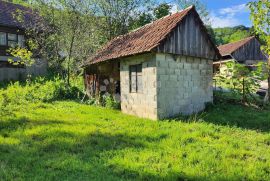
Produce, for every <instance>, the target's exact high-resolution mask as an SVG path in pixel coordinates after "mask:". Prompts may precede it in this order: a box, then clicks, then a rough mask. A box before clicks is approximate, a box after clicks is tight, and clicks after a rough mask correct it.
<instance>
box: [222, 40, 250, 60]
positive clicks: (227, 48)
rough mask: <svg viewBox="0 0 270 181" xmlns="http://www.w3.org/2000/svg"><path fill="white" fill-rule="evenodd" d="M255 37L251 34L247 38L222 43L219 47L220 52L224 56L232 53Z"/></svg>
mask: <svg viewBox="0 0 270 181" xmlns="http://www.w3.org/2000/svg"><path fill="white" fill-rule="evenodd" d="M253 38H255V37H254V36H251V37H248V38H245V39H243V40H240V41H237V42H233V43H228V44H225V45H221V46H219V47H218V49H219V52H220V54H221V55H222V56H226V55H231V54H232V53H233V52H235V51H236V50H238V49H239V48H240V47H242V46H243V45H245V44H246V43H248V42H249V41H250V40H252V39H253Z"/></svg>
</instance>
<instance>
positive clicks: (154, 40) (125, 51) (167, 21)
mask: <svg viewBox="0 0 270 181" xmlns="http://www.w3.org/2000/svg"><path fill="white" fill-rule="evenodd" d="M191 11H196V10H195V7H194V6H190V7H188V8H187V9H184V10H183V11H180V12H177V13H175V14H172V15H168V16H166V17H163V18H161V19H158V20H156V21H154V22H152V23H150V24H147V25H145V26H143V27H141V28H139V29H137V30H134V31H132V32H130V33H128V34H125V35H122V36H119V37H116V38H114V39H113V40H111V41H109V42H108V43H107V44H106V45H105V46H104V47H103V48H102V49H101V50H100V51H98V52H97V54H96V55H94V56H93V57H90V58H89V59H87V60H86V62H85V64H84V65H87V64H94V63H98V62H103V61H106V60H112V59H117V58H120V57H126V56H130V55H135V54H141V53H146V52H151V51H152V50H154V48H156V47H157V46H158V45H160V43H161V42H162V41H163V40H164V39H165V38H166V37H167V35H168V34H169V33H170V32H172V31H173V29H174V28H175V27H177V25H178V24H179V23H180V22H181V21H182V20H183V19H184V17H186V15H188V14H189V12H191ZM213 47H216V46H213ZM216 51H217V52H218V50H216ZM218 54H219V53H218Z"/></svg>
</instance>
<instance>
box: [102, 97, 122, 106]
mask: <svg viewBox="0 0 270 181" xmlns="http://www.w3.org/2000/svg"><path fill="white" fill-rule="evenodd" d="M103 99H104V103H105V107H107V108H109V109H120V102H119V101H117V100H115V98H114V97H113V96H112V95H104V96H103Z"/></svg>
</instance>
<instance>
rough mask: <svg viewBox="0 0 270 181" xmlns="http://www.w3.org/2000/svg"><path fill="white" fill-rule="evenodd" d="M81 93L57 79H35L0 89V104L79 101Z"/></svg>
mask: <svg viewBox="0 0 270 181" xmlns="http://www.w3.org/2000/svg"><path fill="white" fill-rule="evenodd" d="M81 96H82V92H81V91H80V90H79V89H78V88H77V87H74V86H71V87H70V86H67V85H66V83H65V82H64V81H63V80H62V79H60V78H59V77H55V78H53V79H50V80H48V79H46V78H36V79H34V80H33V81H30V80H28V81H26V82H24V83H21V82H15V83H10V84H9V85H8V86H6V88H3V89H0V100H1V102H0V104H1V106H3V105H4V104H5V105H6V104H7V103H5V102H7V100H8V104H12V105H13V106H15V105H23V104H26V103H27V102H51V101H56V100H63V99H79V98H80V97H81Z"/></svg>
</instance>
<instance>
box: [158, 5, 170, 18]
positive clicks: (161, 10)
mask: <svg viewBox="0 0 270 181" xmlns="http://www.w3.org/2000/svg"><path fill="white" fill-rule="evenodd" d="M171 8H172V6H171V5H169V4H167V3H162V4H160V5H159V6H158V7H156V8H155V9H154V16H155V18H156V19H160V18H162V17H164V16H167V15H169V14H170V10H171Z"/></svg>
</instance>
